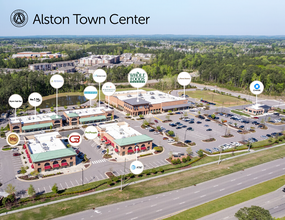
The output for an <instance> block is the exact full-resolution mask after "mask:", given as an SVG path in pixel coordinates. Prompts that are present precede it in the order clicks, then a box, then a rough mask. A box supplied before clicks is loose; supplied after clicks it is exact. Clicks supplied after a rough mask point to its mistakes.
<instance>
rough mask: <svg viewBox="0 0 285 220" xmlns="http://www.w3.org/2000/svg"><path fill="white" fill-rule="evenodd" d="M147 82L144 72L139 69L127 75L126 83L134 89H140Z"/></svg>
mask: <svg viewBox="0 0 285 220" xmlns="http://www.w3.org/2000/svg"><path fill="white" fill-rule="evenodd" d="M147 80H148V75H147V73H146V71H144V70H143V69H141V68H135V69H133V70H132V71H131V72H130V73H129V75H128V81H129V83H130V84H131V86H132V87H134V88H141V87H143V86H144V85H145V84H146V83H147Z"/></svg>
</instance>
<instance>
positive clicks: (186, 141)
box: [184, 140, 192, 144]
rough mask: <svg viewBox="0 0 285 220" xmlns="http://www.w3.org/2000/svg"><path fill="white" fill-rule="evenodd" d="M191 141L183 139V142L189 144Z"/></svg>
mask: <svg viewBox="0 0 285 220" xmlns="http://www.w3.org/2000/svg"><path fill="white" fill-rule="evenodd" d="M191 142H192V141H190V140H185V141H184V143H185V144H190V143H191Z"/></svg>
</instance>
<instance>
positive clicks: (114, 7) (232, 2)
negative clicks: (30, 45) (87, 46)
mask: <svg viewBox="0 0 285 220" xmlns="http://www.w3.org/2000/svg"><path fill="white" fill-rule="evenodd" d="M284 8H285V1H284V0H271V1H267V0H200V1H198V0H176V1H173V0H171V1H169V0H164V1H162V0H157V1H155V0H143V1H126V0H117V1H115V0H109V1H103V0H101V1H99V0H80V1H79V0H76V1H75V0H48V1H40V0H36V1H35V0H25V1H23V0H10V1H7V0H0V36H33V35H154V34H174V35H285V28H284ZM16 9H22V10H24V11H26V12H27V14H28V16H29V21H28V23H27V25H25V26H24V27H21V28H17V27H14V26H13V25H12V24H11V22H10V15H11V13H12V12H13V11H14V10H16ZM114 13H115V14H118V15H119V16H125V17H128V16H135V15H137V16H143V17H150V18H149V22H148V24H145V25H139V24H137V25H135V24H133V25H132V24H128V25H127V24H125V25H119V24H118V25H112V24H110V22H109V17H110V15H112V14H114ZM36 14H39V15H41V14H43V15H44V16H50V15H53V16H60V17H63V16H69V17H70V24H60V25H44V24H32V23H33V20H34V17H35V15H36ZM73 14H81V15H82V16H85V17H87V16H88V17H92V16H93V17H97V16H105V17H106V22H107V23H106V24H96V25H95V24H93V25H90V24H86V25H82V24H77V25H76V24H75V17H74V16H73Z"/></svg>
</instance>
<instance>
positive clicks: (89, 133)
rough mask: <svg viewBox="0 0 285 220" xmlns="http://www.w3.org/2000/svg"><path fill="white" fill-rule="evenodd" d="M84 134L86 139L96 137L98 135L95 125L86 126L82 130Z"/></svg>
mask: <svg viewBox="0 0 285 220" xmlns="http://www.w3.org/2000/svg"><path fill="white" fill-rule="evenodd" d="M84 136H85V137H86V138H87V139H88V140H93V139H95V138H96V137H98V130H97V128H96V127H94V126H88V127H87V128H86V129H85V131H84Z"/></svg>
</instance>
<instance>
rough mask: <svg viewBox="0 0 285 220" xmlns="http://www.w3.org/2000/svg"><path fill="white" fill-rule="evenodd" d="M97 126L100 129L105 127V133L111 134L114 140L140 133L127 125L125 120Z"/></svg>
mask: <svg viewBox="0 0 285 220" xmlns="http://www.w3.org/2000/svg"><path fill="white" fill-rule="evenodd" d="M99 127H100V128H101V129H102V128H105V129H106V133H108V134H109V135H111V136H112V137H113V138H114V139H115V140H116V139H122V138H128V137H134V136H139V135H142V134H141V133H140V132H138V131H136V130H135V129H133V128H131V127H129V124H128V123H126V122H119V123H110V124H104V125H99Z"/></svg>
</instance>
